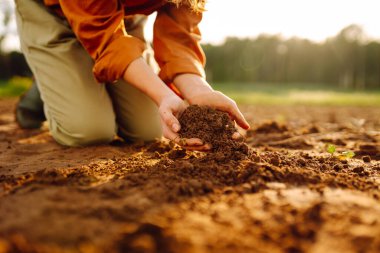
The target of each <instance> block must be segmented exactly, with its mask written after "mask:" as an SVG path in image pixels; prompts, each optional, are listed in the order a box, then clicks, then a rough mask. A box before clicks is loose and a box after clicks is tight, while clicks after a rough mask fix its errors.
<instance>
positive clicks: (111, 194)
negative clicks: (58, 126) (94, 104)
mask: <svg viewBox="0 0 380 253" xmlns="http://www.w3.org/2000/svg"><path fill="white" fill-rule="evenodd" d="M14 105H15V100H0V140H1V142H0V252H28V253H29V252H86V253H87V252H88V253H90V252H91V253H93V252H111V253H112V252H149V253H150V252H173V253H176V252H181V253H182V252H184V253H187V252H189V253H190V252H197V253H198V252H200V253H203V252H215V253H216V252H218V253H219V252H234V253H236V252H274V253H276V252H289V253H290V252H312V253H319V252H321V253H322V252H348V253H349V252H380V202H379V198H380V187H379V186H380V147H379V146H380V145H379V142H380V118H379V117H378V116H377V115H380V108H370V107H366V108H353V107H304V106H289V107H288V106H281V107H276V106H260V107H254V106H242V107H241V108H242V110H243V113H244V114H245V115H246V117H247V119H248V121H249V122H251V124H252V129H251V130H249V131H248V132H246V133H245V136H246V139H245V143H247V145H245V144H244V142H241V141H234V140H232V139H231V134H232V133H233V132H234V131H235V128H234V124H232V122H231V121H230V120H229V118H228V115H226V114H223V113H221V112H217V111H214V110H211V109H210V108H202V107H196V106H195V107H191V109H189V110H188V111H187V112H185V113H184V114H183V115H182V118H181V119H180V120H181V122H182V130H181V133H180V134H181V135H182V136H183V137H201V138H203V139H204V140H205V141H207V142H210V143H211V144H213V150H212V152H207V153H200V152H195V151H186V150H183V149H181V148H180V147H178V146H174V147H173V146H172V145H171V144H170V143H167V142H164V141H157V142H153V143H138V144H133V145H130V144H126V143H123V142H120V141H114V142H113V143H111V144H110V145H98V146H93V147H83V148H67V147H62V146H60V145H58V144H56V143H55V142H54V140H53V139H52V137H51V136H50V135H49V133H48V131H47V128H46V127H44V128H43V129H41V130H33V131H30V130H29V131H27V130H21V129H19V128H18V127H17V125H16V124H15V122H14V117H13V111H14ZM202 122H203V123H202ZM198 127H199V128H198ZM242 133H243V132H242ZM207 138H208V139H207ZM327 144H334V145H335V146H336V149H337V153H341V152H343V151H354V152H355V153H356V156H355V157H354V158H351V159H345V160H341V159H339V158H338V157H337V155H335V156H332V155H330V154H328V153H327V152H326V145H327Z"/></svg>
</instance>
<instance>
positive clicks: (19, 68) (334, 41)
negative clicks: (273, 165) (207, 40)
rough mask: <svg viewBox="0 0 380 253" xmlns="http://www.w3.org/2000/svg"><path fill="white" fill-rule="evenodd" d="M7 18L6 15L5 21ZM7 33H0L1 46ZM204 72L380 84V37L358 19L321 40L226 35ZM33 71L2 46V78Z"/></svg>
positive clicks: (213, 76)
mask: <svg viewBox="0 0 380 253" xmlns="http://www.w3.org/2000/svg"><path fill="white" fill-rule="evenodd" d="M8 20H9V19H5V21H4V24H6V22H7V21H8ZM4 37H5V35H4V34H0V48H1V43H2V41H3V39H4ZM203 48H204V50H205V53H206V56H207V65H206V72H207V75H208V79H209V80H210V81H212V82H236V83H237V84H238V83H241V82H246V83H252V82H271V83H310V84H312V83H315V84H329V85H331V86H337V87H341V88H353V89H365V88H380V43H379V42H376V41H366V40H365V35H364V32H363V30H362V29H361V28H360V27H359V26H356V25H351V26H348V27H346V28H344V29H343V30H342V31H341V32H340V33H339V34H337V35H336V36H335V37H332V38H329V39H327V40H326V41H325V42H324V43H316V42H312V41H309V40H306V39H299V38H291V39H287V40H285V39H282V38H281V37H279V36H269V35H261V36H259V37H257V38H255V39H239V38H227V39H226V41H225V42H224V43H223V44H222V45H211V44H206V45H204V47H203ZM13 76H31V71H30V70H29V68H28V65H27V63H26V61H25V59H24V57H23V56H22V54H21V53H20V52H2V51H1V50H0V79H9V78H11V77H13Z"/></svg>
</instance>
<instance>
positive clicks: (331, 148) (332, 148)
mask: <svg viewBox="0 0 380 253" xmlns="http://www.w3.org/2000/svg"><path fill="white" fill-rule="evenodd" d="M335 151H336V147H335V145H333V144H328V145H327V152H328V153H330V154H331V156H333V155H334V153H335Z"/></svg>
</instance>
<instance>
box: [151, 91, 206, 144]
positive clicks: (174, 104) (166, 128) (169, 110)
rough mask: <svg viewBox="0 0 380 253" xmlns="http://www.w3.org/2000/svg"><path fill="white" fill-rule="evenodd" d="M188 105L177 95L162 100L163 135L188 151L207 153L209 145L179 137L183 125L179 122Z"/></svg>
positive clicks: (159, 110)
mask: <svg viewBox="0 0 380 253" xmlns="http://www.w3.org/2000/svg"><path fill="white" fill-rule="evenodd" d="M187 106H188V104H187V103H186V102H185V101H183V100H182V99H181V98H179V97H178V96H177V95H174V94H173V95H170V96H167V97H165V98H164V99H162V101H161V103H160V105H159V108H158V112H159V115H160V118H161V125H162V133H163V135H164V137H165V138H167V139H169V140H171V141H174V142H175V143H177V144H179V145H181V146H182V147H184V148H186V149H188V150H198V151H207V150H210V148H211V147H210V145H209V144H204V143H203V141H202V140H200V139H198V138H190V139H185V138H180V136H179V135H178V132H179V130H180V129H181V125H180V123H179V121H178V117H179V115H180V114H181V113H182V112H183V111H184V110H185V109H186V108H187Z"/></svg>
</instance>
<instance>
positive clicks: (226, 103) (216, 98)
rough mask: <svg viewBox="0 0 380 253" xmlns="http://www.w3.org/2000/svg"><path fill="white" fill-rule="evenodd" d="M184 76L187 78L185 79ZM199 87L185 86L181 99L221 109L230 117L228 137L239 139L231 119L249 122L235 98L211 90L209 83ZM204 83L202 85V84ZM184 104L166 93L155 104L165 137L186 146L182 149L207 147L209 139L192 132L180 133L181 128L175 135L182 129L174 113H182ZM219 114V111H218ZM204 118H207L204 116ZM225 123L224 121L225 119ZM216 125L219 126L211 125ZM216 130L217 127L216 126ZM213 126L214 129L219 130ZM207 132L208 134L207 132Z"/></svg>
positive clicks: (247, 127)
mask: <svg viewBox="0 0 380 253" xmlns="http://www.w3.org/2000/svg"><path fill="white" fill-rule="evenodd" d="M186 80H187V79H186ZM201 87H202V88H200V89H195V91H194V90H192V91H189V90H186V89H185V90H183V92H184V97H185V99H186V100H187V101H188V102H189V103H190V104H191V105H199V106H207V107H209V108H214V109H217V110H220V111H222V112H225V113H224V115H225V116H224V117H227V118H231V119H232V120H231V119H229V121H230V122H229V125H230V126H231V127H232V128H233V132H232V133H231V135H230V138H233V139H239V138H240V137H241V136H240V134H239V133H238V132H237V129H236V128H235V124H234V122H233V120H235V121H236V123H237V124H238V125H239V126H240V127H242V128H243V129H249V127H250V126H249V124H248V122H247V121H246V120H245V118H244V116H243V114H242V113H241V112H240V110H239V108H238V107H237V105H236V103H235V101H233V100H232V99H230V98H229V97H227V96H226V95H224V94H223V93H221V92H219V91H214V90H212V89H211V88H210V87H208V86H205V85H201ZM205 87H206V88H205ZM186 106H187V104H186V103H185V102H184V101H183V100H181V99H180V98H178V97H177V96H175V95H173V96H168V97H165V98H164V99H162V101H161V103H160V106H159V113H160V116H161V124H162V126H163V135H164V137H165V138H167V139H169V140H172V141H174V142H176V143H177V144H179V145H181V146H184V147H186V149H189V150H198V151H207V150H210V149H211V145H210V144H211V143H210V142H209V141H207V140H206V139H201V138H199V137H196V136H191V134H189V135H188V136H183V133H184V132H183V131H182V134H180V135H181V136H179V134H178V133H180V132H181V129H182V123H180V122H179V121H178V117H179V116H180V115H181V114H182V112H183V111H184V110H185V108H186ZM190 115H191V117H197V118H199V117H198V115H192V114H190ZM220 117H222V115H220ZM197 118H193V119H191V118H189V119H188V120H187V122H191V121H194V120H197ZM213 118H215V120H217V119H216V118H217V117H213ZM206 121H207V120H206ZM226 124H227V122H226ZM215 127H219V126H215ZM209 130H210V131H208V132H209V134H211V135H212V133H213V130H212V128H211V129H209ZM219 130H220V129H219ZM219 130H216V131H219ZM211 135H210V136H211Z"/></svg>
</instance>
